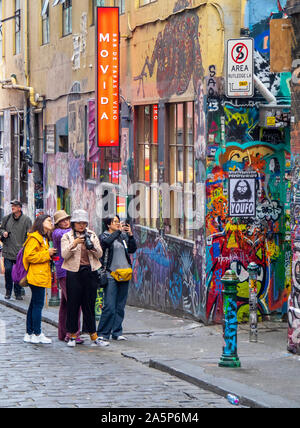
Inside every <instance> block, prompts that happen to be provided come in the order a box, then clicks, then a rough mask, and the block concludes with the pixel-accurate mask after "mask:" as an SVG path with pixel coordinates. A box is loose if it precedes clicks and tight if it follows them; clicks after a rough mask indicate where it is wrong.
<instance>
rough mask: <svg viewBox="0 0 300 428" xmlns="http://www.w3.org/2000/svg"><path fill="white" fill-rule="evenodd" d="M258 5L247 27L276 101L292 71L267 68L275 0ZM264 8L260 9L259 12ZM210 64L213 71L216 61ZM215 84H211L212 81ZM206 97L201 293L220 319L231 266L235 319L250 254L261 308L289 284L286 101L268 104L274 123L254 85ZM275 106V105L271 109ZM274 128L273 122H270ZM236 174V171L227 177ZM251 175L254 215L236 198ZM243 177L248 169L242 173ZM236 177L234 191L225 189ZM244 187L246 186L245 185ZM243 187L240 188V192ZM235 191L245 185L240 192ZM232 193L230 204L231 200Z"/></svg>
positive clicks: (270, 307)
mask: <svg viewBox="0 0 300 428" xmlns="http://www.w3.org/2000/svg"><path fill="white" fill-rule="evenodd" d="M267 3H268V4H267V5H266V6H267V7H266V8H265V7H264V8H261V5H258V2H257V1H252V2H251V1H249V2H248V8H249V9H248V12H249V11H250V12H251V11H252V12H251V13H249V17H250V22H249V27H250V30H251V34H250V35H251V36H252V37H253V38H254V40H255V74H256V75H257V76H258V77H259V79H260V80H261V81H262V82H263V83H264V84H265V86H266V87H267V88H268V89H269V90H270V91H271V92H272V93H273V94H274V95H275V96H276V98H277V100H278V101H279V102H281V103H285V104H287V103H288V102H289V98H290V92H289V86H288V82H287V81H288V80H289V79H290V74H288V73H282V74H271V73H270V64H269V54H270V49H269V38H270V31H269V20H270V17H271V12H278V10H277V2H275V1H269V2H267ZM262 12H263V16H262ZM210 69H211V70H212V71H213V73H212V76H211V77H212V79H213V78H214V76H213V74H214V70H215V66H214V65H212V66H211V67H210ZM215 87H217V85H215ZM210 95H211V96H209V99H208V139H207V140H208V148H207V172H208V176H207V184H206V196H207V215H206V244H207V257H206V261H207V265H206V274H207V282H206V284H207V301H206V317H207V320H209V321H215V322H221V320H222V307H223V300H222V282H221V278H222V276H223V275H224V273H225V272H226V270H227V269H229V268H231V269H233V270H235V271H236V273H237V275H238V277H239V280H240V282H239V284H238V320H239V321H240V322H241V321H246V320H247V319H248V316H249V275H248V272H247V267H248V265H249V263H250V262H255V263H257V264H258V265H259V267H260V271H259V275H258V306H259V315H260V316H261V317H264V316H266V315H270V314H274V313H278V316H280V317H281V316H282V314H284V313H286V311H287V300H288V296H289V294H290V289H291V264H290V257H291V249H290V225H289V220H290V215H289V213H290V211H289V210H290V204H289V202H290V189H289V184H288V176H289V172H290V168H291V158H290V136H289V121H290V112H289V109H286V110H285V109H283V110H282V109H281V110H278V111H274V112H272V115H270V116H272V117H273V119H272V120H274V121H276V122H278V125H277V126H274V127H269V126H267V125H265V124H263V123H262V118H261V114H262V111H261V108H260V103H261V102H263V103H264V104H265V103H266V101H265V100H263V99H262V96H261V95H260V94H259V93H258V92H256V94H255V97H254V98H253V99H251V100H228V99H225V98H224V97H222V94H220V93H218V91H214V92H211V94H210ZM275 110H276V109H275ZM271 128H272V129H271ZM233 173H234V174H235V177H239V179H236V180H233V179H232V180H231V179H230V177H231V176H232V175H233ZM249 173H250V174H252V177H255V185H254V187H253V188H252V189H251V192H252V193H254V195H252V196H253V198H254V199H255V201H254V203H255V205H256V211H255V212H256V215H255V216H252V217H251V216H250V217H246V216H243V212H244V213H245V212H246V209H247V206H246V207H243V205H242V204H240V205H238V201H239V199H240V200H245V199H246V196H245V195H246V191H248V192H249V200H250V188H249V189H248V188H247V183H249V182H250V180H249V178H248V179H247V178H246V177H247V174H249ZM248 177H249V175H248ZM231 183H235V184H236V187H235V189H234V190H235V191H236V192H240V194H239V193H236V195H235V194H234V193H233V192H231V191H230V185H231ZM248 187H249V186H248ZM243 192H244V193H243ZM241 193H243V195H242V196H240V195H241ZM232 201H233V204H232ZM234 205H236V206H238V207H240V208H239V210H241V211H240V214H239V215H236V216H234V215H231V214H230V212H229V207H231V206H234ZM243 209H245V211H242V210H243Z"/></svg>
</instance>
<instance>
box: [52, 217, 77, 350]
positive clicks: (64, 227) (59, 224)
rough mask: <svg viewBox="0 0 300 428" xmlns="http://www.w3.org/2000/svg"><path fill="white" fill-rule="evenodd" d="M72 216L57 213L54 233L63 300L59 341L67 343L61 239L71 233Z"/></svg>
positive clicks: (65, 275) (65, 286)
mask: <svg viewBox="0 0 300 428" xmlns="http://www.w3.org/2000/svg"><path fill="white" fill-rule="evenodd" d="M70 218H71V216H70V215H69V214H67V213H66V211H64V210H60V211H57V212H56V213H55V214H54V225H55V230H54V231H53V233H52V240H53V246H54V248H56V249H57V256H58V257H57V260H56V261H55V267H56V276H57V279H58V282H59V286H60V289H61V299H60V307H59V315H58V339H59V340H64V341H65V342H68V341H69V339H70V338H69V336H68V334H67V328H66V322H67V284H66V282H67V271H66V270H65V269H63V268H62V264H63V261H64V260H63V258H62V256H61V239H62V237H63V236H64V234H65V233H68V232H70V230H71V222H70ZM80 316H81V310H80V309H79V312H78V330H77V337H76V343H78V344H81V343H83V340H82V339H81V338H80Z"/></svg>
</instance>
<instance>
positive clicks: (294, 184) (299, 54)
mask: <svg viewBox="0 0 300 428" xmlns="http://www.w3.org/2000/svg"><path fill="white" fill-rule="evenodd" d="M288 6H290V7H292V6H294V2H293V1H288ZM292 23H293V34H294V35H295V36H294V37H295V39H294V48H293V64H292V79H291V89H292V116H293V118H294V121H293V122H294V123H293V124H292V127H291V142H292V157H291V174H290V183H291V188H290V191H291V242H292V246H291V247H292V248H291V249H292V292H291V296H290V298H289V304H288V340H287V349H288V350H289V351H290V352H293V353H295V354H296V353H297V354H300V220H299V219H300V114H299V103H300V80H299V71H300V70H299V64H300V22H299V17H298V15H294V16H293V20H292Z"/></svg>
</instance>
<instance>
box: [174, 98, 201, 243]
mask: <svg viewBox="0 0 300 428" xmlns="http://www.w3.org/2000/svg"><path fill="white" fill-rule="evenodd" d="M167 120H168V130H169V132H168V153H169V185H170V217H171V218H170V228H171V230H170V232H171V234H172V235H176V236H181V237H184V238H189V239H193V223H194V218H193V216H194V207H195V168H194V104H193V102H187V103H180V104H169V105H168V106H167Z"/></svg>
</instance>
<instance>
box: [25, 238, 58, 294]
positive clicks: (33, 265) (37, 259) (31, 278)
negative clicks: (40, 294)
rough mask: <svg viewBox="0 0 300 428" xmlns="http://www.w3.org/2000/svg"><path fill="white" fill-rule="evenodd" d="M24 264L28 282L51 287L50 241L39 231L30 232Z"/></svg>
mask: <svg viewBox="0 0 300 428" xmlns="http://www.w3.org/2000/svg"><path fill="white" fill-rule="evenodd" d="M24 246H25V249H24V255H23V264H24V267H25V269H26V270H27V272H28V273H27V282H28V284H31V285H35V286H37V287H44V288H51V269H50V254H49V251H48V250H49V243H48V240H47V239H46V238H44V237H43V236H42V235H41V234H40V233H39V232H34V233H29V234H28V238H27V240H26V242H25V244H24Z"/></svg>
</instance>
